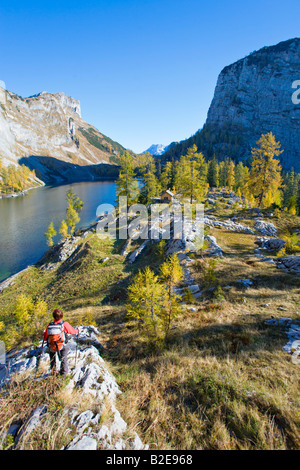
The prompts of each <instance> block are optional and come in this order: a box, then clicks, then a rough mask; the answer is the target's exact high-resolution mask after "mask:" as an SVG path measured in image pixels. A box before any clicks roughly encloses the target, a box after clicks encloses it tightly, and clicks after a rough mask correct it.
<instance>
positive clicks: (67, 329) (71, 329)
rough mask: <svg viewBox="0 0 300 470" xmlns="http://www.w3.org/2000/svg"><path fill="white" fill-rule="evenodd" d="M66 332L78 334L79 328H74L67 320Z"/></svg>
mask: <svg viewBox="0 0 300 470" xmlns="http://www.w3.org/2000/svg"><path fill="white" fill-rule="evenodd" d="M64 327H65V332H66V333H67V334H68V335H77V334H78V333H79V330H78V329H75V328H73V326H71V325H70V323H68V322H67V321H65V322H64Z"/></svg>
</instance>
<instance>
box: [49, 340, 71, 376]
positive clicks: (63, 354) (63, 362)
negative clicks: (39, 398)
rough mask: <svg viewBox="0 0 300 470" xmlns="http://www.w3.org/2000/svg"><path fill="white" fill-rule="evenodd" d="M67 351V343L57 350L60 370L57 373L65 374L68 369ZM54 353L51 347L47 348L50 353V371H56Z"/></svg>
mask: <svg viewBox="0 0 300 470" xmlns="http://www.w3.org/2000/svg"><path fill="white" fill-rule="evenodd" d="M68 352H69V345H68V344H65V345H64V347H63V348H62V349H61V350H60V351H59V356H58V357H59V359H60V371H59V373H60V374H62V375H66V374H67V373H68V371H69V368H68ZM56 354H58V353H57V352H55V351H52V349H50V350H49V355H50V369H51V371H52V372H56Z"/></svg>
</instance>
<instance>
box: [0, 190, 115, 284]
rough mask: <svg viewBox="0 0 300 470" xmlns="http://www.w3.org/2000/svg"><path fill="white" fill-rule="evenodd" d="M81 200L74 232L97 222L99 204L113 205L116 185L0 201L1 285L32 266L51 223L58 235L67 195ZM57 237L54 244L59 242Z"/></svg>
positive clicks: (35, 192) (44, 192)
mask: <svg viewBox="0 0 300 470" xmlns="http://www.w3.org/2000/svg"><path fill="white" fill-rule="evenodd" d="M70 188H72V189H73V191H74V192H75V193H76V194H78V196H79V197H80V198H81V199H82V200H83V202H84V206H83V209H82V211H81V213H80V219H81V220H80V223H79V224H78V225H77V228H80V227H85V226H87V225H88V224H90V223H91V222H93V221H95V220H96V209H97V207H98V205H99V204H103V203H109V204H114V202H115V197H116V183H115V182H112V181H97V182H93V183H89V182H84V183H73V184H69V185H64V186H56V187H47V186H45V187H42V188H38V189H33V190H31V191H29V192H28V193H27V195H26V196H20V197H16V198H9V199H0V281H1V280H3V279H5V278H7V277H8V276H10V275H12V274H15V273H17V272H18V271H20V270H22V269H25V268H26V267H27V266H29V265H30V264H33V263H35V262H36V261H38V259H39V258H40V257H41V256H42V255H43V254H44V252H45V251H46V250H47V249H48V246H47V243H46V238H45V236H44V233H45V232H46V230H47V228H48V226H49V223H50V222H51V221H53V223H54V226H55V229H56V231H57V232H58V230H59V226H60V223H61V221H62V220H63V219H65V216H66V208H67V204H66V192H67V191H68V189H70ZM59 239H60V236H59V235H58V236H57V237H56V238H55V239H54V241H55V242H56V241H59Z"/></svg>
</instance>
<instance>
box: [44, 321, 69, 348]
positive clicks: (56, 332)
mask: <svg viewBox="0 0 300 470" xmlns="http://www.w3.org/2000/svg"><path fill="white" fill-rule="evenodd" d="M65 343H66V335H65V329H64V322H63V321H61V322H60V323H54V322H52V323H49V325H48V328H47V344H48V347H49V348H50V349H52V351H60V350H61V349H62V348H63V346H64V344H65Z"/></svg>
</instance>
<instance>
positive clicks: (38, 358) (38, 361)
mask: <svg viewBox="0 0 300 470" xmlns="http://www.w3.org/2000/svg"><path fill="white" fill-rule="evenodd" d="M44 341H45V340H44V339H43V342H42V347H41V349H40V352H39V355H38V357H37V360H36V373H37V371H38V368H39V366H40V362H41V355H42V352H43V347H44Z"/></svg>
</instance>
